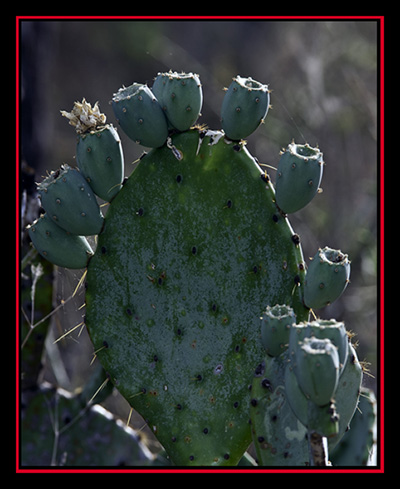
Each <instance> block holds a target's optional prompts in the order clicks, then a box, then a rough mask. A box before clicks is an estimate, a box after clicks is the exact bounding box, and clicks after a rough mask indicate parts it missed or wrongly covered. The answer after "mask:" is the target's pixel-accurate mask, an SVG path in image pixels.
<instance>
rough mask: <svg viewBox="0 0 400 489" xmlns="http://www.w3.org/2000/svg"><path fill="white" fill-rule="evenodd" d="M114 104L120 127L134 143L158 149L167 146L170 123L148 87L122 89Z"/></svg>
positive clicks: (133, 85)
mask: <svg viewBox="0 0 400 489" xmlns="http://www.w3.org/2000/svg"><path fill="white" fill-rule="evenodd" d="M111 104H112V108H113V110H114V114H115V116H116V118H117V120H118V123H119V125H120V127H121V128H122V130H123V131H124V132H125V133H126V135H127V136H129V137H130V138H131V139H132V140H133V141H135V143H138V144H141V145H142V146H147V147H149V148H159V147H161V146H163V144H164V143H165V142H166V140H167V137H168V123H167V119H166V117H165V114H164V111H163V110H162V108H161V106H160V104H159V103H158V100H157V98H156V97H155V95H154V94H153V92H152V91H151V90H150V88H149V87H148V86H147V85H145V84H142V83H133V84H132V85H130V86H129V87H122V88H120V89H119V90H118V92H117V93H115V94H114V96H113V98H112V101H111Z"/></svg>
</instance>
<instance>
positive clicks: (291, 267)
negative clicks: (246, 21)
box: [29, 72, 362, 466]
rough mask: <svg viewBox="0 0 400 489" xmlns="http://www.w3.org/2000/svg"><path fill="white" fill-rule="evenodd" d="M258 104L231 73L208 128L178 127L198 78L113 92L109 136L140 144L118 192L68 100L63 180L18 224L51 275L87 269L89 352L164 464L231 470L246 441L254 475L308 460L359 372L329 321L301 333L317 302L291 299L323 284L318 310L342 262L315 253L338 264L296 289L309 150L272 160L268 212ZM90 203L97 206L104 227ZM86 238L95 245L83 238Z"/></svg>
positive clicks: (105, 130) (257, 90)
mask: <svg viewBox="0 0 400 489" xmlns="http://www.w3.org/2000/svg"><path fill="white" fill-rule="evenodd" d="M269 95H270V92H269V90H268V87H267V85H263V84H261V83H259V82H257V81H255V80H253V79H251V78H247V79H245V78H242V77H240V76H238V77H236V78H235V79H234V81H233V82H232V84H231V86H230V87H229V89H227V93H226V95H225V98H224V101H223V104H222V109H221V121H222V128H223V129H222V130H208V129H206V128H205V126H204V125H202V126H193V124H194V123H195V122H196V120H197V118H198V116H199V114H200V110H201V107H202V102H203V95H202V89H201V83H200V80H199V77H198V75H194V74H192V73H189V74H185V73H173V72H168V73H159V74H158V76H157V77H156V79H155V82H154V86H153V89H150V88H149V87H148V86H147V85H143V84H140V83H133V84H132V85H131V86H130V87H127V88H125V87H123V88H122V89H120V90H119V91H118V92H116V94H115V95H114V98H113V100H112V107H113V110H114V113H115V116H116V118H117V120H118V122H119V124H120V127H121V128H122V129H123V130H124V132H126V134H127V135H128V136H129V137H131V138H132V139H133V140H134V141H135V142H137V143H138V144H142V145H144V146H146V147H149V148H151V149H150V151H149V152H148V153H144V154H143V156H142V157H141V159H140V162H139V163H138V165H137V166H136V168H135V169H134V171H133V172H132V174H131V175H130V176H129V178H128V179H127V180H126V182H125V183H124V184H122V176H121V171H120V169H121V165H122V163H123V156H122V149H121V147H120V141H119V138H118V135H117V132H116V130H115V129H114V128H113V127H112V126H109V125H106V124H105V116H104V114H101V113H100V111H99V108H98V105H97V104H95V106H94V107H93V108H92V107H91V106H90V104H88V103H87V102H86V101H85V100H83V102H82V103H81V104H80V103H76V104H75V106H74V109H73V111H72V112H71V113H68V112H62V114H63V115H64V116H66V117H67V118H68V119H69V120H70V123H71V124H72V125H73V126H75V128H76V130H77V133H78V143H77V160H78V169H74V170H73V171H72V170H70V169H65V168H64V169H61V171H58V172H56V173H55V174H50V176H49V177H48V179H46V180H45V181H44V182H43V183H42V184H40V185H39V189H42V190H43V192H42V205H43V207H44V210H45V214H44V216H42V217H40V219H39V220H38V221H37V222H35V223H33V224H32V225H31V226H30V227H29V234H30V237H31V239H32V242H33V244H34V246H35V247H36V248H37V250H38V251H39V253H41V254H42V255H43V256H44V257H46V258H47V259H49V260H50V261H52V263H54V264H56V265H59V266H65V267H70V268H76V267H85V266H87V275H86V316H85V318H86V320H85V322H86V326H87V329H88V331H89V334H90V337H91V340H92V342H93V346H94V350H95V352H96V356H97V358H98V359H99V360H100V362H101V364H102V365H103V367H104V368H105V370H106V372H107V375H108V378H109V379H110V380H111V382H112V383H113V384H114V385H115V386H116V387H117V388H118V390H119V391H120V392H121V394H122V395H123V396H124V397H125V398H126V399H127V401H128V402H129V403H130V405H131V406H132V408H134V409H135V410H137V411H138V412H139V413H140V414H141V415H142V416H143V418H144V419H145V420H146V422H147V423H148V425H149V426H150V427H151V429H152V430H153V432H154V433H155V435H156V436H157V438H158V440H159V441H160V443H161V444H162V445H163V447H164V448H165V450H166V453H167V454H168V456H169V458H170V460H171V461H172V463H173V464H175V465H182V466H185V465H189V466H190V465H193V466H195V465H210V466H211V465H236V464H237V463H238V462H239V460H240V459H241V458H242V456H243V454H244V452H245V451H246V449H247V447H248V446H249V443H250V442H251V441H252V439H253V441H254V443H255V445H256V450H257V454H258V458H259V460H258V462H259V463H260V464H265V465H306V464H308V463H310V460H311V463H313V462H314V463H315V462H316V460H317V458H318V457H319V458H321V459H324V456H323V453H322V452H321V453H320V454H317V455H318V457H317V455H315V456H314V455H311V456H310V453H311V452H312V453H316V452H318V450H319V449H320V448H321V447H322V444H321V443H320V441H321V439H322V438H325V439H326V438H329V440H330V444H331V446H334V445H335V443H337V441H338V440H339V438H340V436H341V435H342V434H343V433H344V431H345V429H346V428H347V426H348V424H349V422H350V420H351V417H352V416H353V413H354V410H355V408H356V406H357V402H358V396H359V388H360V382H361V377H362V374H361V369H360V368H358V366H359V363H358V360H357V357H356V354H355V352H354V349H353V347H352V346H351V345H350V344H348V338H347V335H346V332H345V329H344V326H343V324H342V323H340V324H339V325H337V324H336V322H335V321H334V320H332V321H331V322H326V323H324V324H322V323H316V324H314V322H312V323H308V320H309V312H310V309H309V308H310V307H318V306H319V305H320V302H318V301H317V302H314V301H313V300H310V301H308V300H305V290H304V287H305V284H306V283H307V284H308V285H307V286H308V287H309V289H310V290H311V289H312V288H315V285H314V284H321V283H323V284H324V287H323V288H324V298H323V305H326V303H327V302H331V301H332V300H334V298H335V296H338V294H339V295H340V293H341V292H342V291H343V290H342V289H340V291H339V289H338V287H339V286H336V285H335V283H336V282H335V283H334V285H333V286H332V282H333V279H332V277H331V275H332V274H333V275H334V276H335V277H336V276H340V287H343V280H342V278H343V277H342V275H343V273H342V269H343V270H345V274H346V280H345V284H346V285H347V282H348V278H349V268H348V266H347V262H346V260H345V255H343V254H342V253H341V252H336V251H335V250H330V251H329V258H331V259H332V260H333V261H334V262H335V267H336V268H337V270H336V269H335V268H334V269H333V272H332V269H331V268H329V269H328V268H325V267H322V266H321V269H320V267H317V266H315V267H313V268H315V269H316V270H315V272H314V271H313V275H312V276H313V280H309V281H307V278H308V272H307V266H306V264H305V262H304V258H303V254H302V249H301V246H300V238H299V236H298V235H297V234H295V233H294V231H293V229H292V228H291V226H290V223H289V221H288V219H287V216H286V212H292V211H293V209H295V208H296V210H297V209H298V208H300V207H302V206H304V205H306V204H307V203H308V202H309V201H310V200H311V198H312V197H313V196H314V195H315V194H316V190H317V188H318V186H319V183H320V178H321V176H322V159H321V155H322V153H320V151H319V150H318V149H315V148H311V147H310V146H308V145H306V146H301V147H300V146H295V150H293V151H291V152H290V154H289V155H288V156H285V155H284V156H283V158H286V159H287V158H289V163H291V165H290V168H288V169H285V172H284V171H283V170H282V171H281V172H280V171H279V172H278V175H277V186H278V182H279V181H281V180H282V178H283V180H282V182H284V186H285V188H284V191H283V194H282V195H283V196H284V197H282V198H283V200H280V201H279V202H276V200H277V197H278V195H276V194H275V188H274V185H273V184H272V182H271V179H270V177H269V176H268V175H267V174H266V173H265V172H264V171H263V170H262V169H261V168H260V166H259V164H258V162H257V160H256V159H255V158H254V157H253V156H252V155H251V154H250V152H249V151H248V150H247V148H246V146H245V142H244V141H243V138H244V137H247V136H248V135H249V134H250V133H251V132H252V131H254V130H255V129H256V128H257V127H258V125H259V124H260V123H261V122H263V120H264V118H265V116H266V114H267V111H268V108H269ZM293 144H294V143H293ZM314 160H315V161H314ZM293 164H295V167H296V169H297V173H296V175H297V174H301V175H302V177H303V178H302V181H303V180H304V179H305V181H306V183H307V182H308V184H307V187H306V188H303V189H301V191H300V194H299V195H300V197H299V201H300V202H298V205H297V204H296V205H295V206H292V204H291V205H290V206H289V205H288V206H286V204H285V203H284V202H285V201H289V200H290V202H292V201H293V196H292V195H291V194H290V192H289V190H290V189H289V190H288V188H289V187H290V185H289V187H288V182H290V181H292V180H293V170H294V169H293ZM285 165H286V166H287V164H285ZM310 169H311V170H310ZM67 170H68V178H66V180H68V181H69V180H70V178H69V174H70V173H71V174H72V175H73V176H74V178H76V179H80V182H81V186H80V187H79V185H78V190H77V189H76V184H75V183H74V185H73V192H72V191H71V192H70V194H71V198H70V200H68V190H67V191H64V193H62V194H61V193H59V189H60V188H63V189H64V187H63V185H64V184H65V183H66V182H64V181H63V178H64V177H66V176H67V174H66V172H67ZM278 170H279V169H278ZM310 171H311V173H312V174H311V173H310ZM284 173H285V175H284ZM286 173H288V174H287V175H286ZM281 177H282V178H281ZM60 178H61V181H60ZM310 180H312V185H311V184H310ZM295 181H297V179H295ZM74 182H75V180H74ZM70 185H71V184H70ZM91 185H93V191H92V190H90V191H89V190H86V187H89V188H91ZM293 185H295V184H293ZM71 188H72V187H71ZM82 188H83V189H84V190H85V191H83V190H82ZM293 188H294V191H293V192H294V194H295V195H296V186H294V187H293ZM310 189H311V190H310ZM80 192H82V194H80ZM93 192H94V193H96V194H97V195H98V196H99V197H101V198H103V199H105V200H108V201H109V202H110V205H109V206H108V210H107V213H106V215H105V217H103V215H102V214H101V213H100V211H99V210H98V208H97V207H96V205H97V203H96V201H95V199H94V198H93V195H94V194H93ZM49 196H50V197H51V198H49ZM78 197H79V198H78ZM289 197H290V199H289ZM288 199H289V200H288ZM89 203H90V205H89ZM61 208H63V211H64V212H66V216H67V218H68V219H67V218H65V219H66V220H67V221H68V226H65V227H64V228H62V226H61V225H62V223H63V219H64V214H62V213H60V212H59V211H60V210H61ZM56 211H57V213H56ZM54 216H56V218H54ZM83 218H85V219H83ZM78 223H81V227H79V228H76V227H74V226H75V225H77V224H78ZM82 223H83V227H82ZM85 223H87V225H86V227H85V225H84V224H85ZM89 224H90V225H89ZM72 233H75V234H72ZM92 234H96V235H97V238H96V245H97V247H96V250H95V252H93V251H92V249H91V248H90V247H89V245H88V242H87V241H86V238H85V237H84V236H87V235H92ZM63 238H64V239H65V243H64V242H62V241H63ZM58 246H59V248H58ZM75 250H76V251H75ZM75 257H76V258H75ZM332 257H333V258H332ZM335 257H336V258H335ZM339 257H342V258H343V259H342V258H341V259H340V260H339ZM346 259H347V257H346ZM332 260H331V261H332ZM342 262H343V263H342ZM345 262H346V263H345ZM312 263H313V264H314V261H313V262H312ZM315 264H317V262H316V260H315ZM342 265H346V267H342ZM321 277H322V278H321ZM319 280H320V281H319ZM318 287H319V286H318ZM332 287H333V289H334V291H333V292H332V293H331V294H330V295H329V294H328V292H329V290H331V289H332ZM319 289H321V287H319ZM327 294H328V295H327ZM317 295H318V294H317ZM314 304H315V305H314ZM260 317H261V323H262V327H261V328H260ZM328 323H329V324H328ZM321 372H322V374H323V375H322V376H321V375H320V373H321ZM321 378H322V382H321ZM249 418H251V422H252V423H251V424H250V423H249ZM283 433H284V434H285V436H282V434H283ZM306 435H308V440H309V441H308V442H307V436H306ZM331 439H332V440H333V439H334V441H331ZM310 440H313V444H312V445H311V444H310ZM325 445H326V443H325Z"/></svg>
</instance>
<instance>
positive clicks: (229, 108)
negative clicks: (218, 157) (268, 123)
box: [221, 75, 270, 140]
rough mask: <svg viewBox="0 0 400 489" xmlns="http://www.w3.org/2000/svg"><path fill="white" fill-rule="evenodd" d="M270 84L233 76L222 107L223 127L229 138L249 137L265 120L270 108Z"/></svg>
mask: <svg viewBox="0 0 400 489" xmlns="http://www.w3.org/2000/svg"><path fill="white" fill-rule="evenodd" d="M269 101H270V96H269V90H268V85H263V84H262V83H260V82H258V81H256V80H253V79H252V78H251V77H249V78H243V77H241V76H239V75H238V76H236V77H235V78H233V81H232V83H231V84H230V85H229V88H228V89H226V93H225V96H224V99H223V102H222V107H221V122H222V129H223V130H224V132H225V134H226V136H227V137H228V138H229V139H233V140H240V139H245V138H247V137H248V136H249V135H250V134H251V133H252V132H254V131H255V130H256V129H257V127H258V126H259V125H260V124H261V123H262V122H264V119H265V117H266V116H267V112H268V109H269Z"/></svg>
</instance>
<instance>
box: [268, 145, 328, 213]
mask: <svg viewBox="0 0 400 489" xmlns="http://www.w3.org/2000/svg"><path fill="white" fill-rule="evenodd" d="M323 164H324V162H323V155H322V153H321V151H320V150H319V149H318V148H312V147H311V146H310V145H309V144H303V145H302V144H295V143H294V142H293V143H291V144H289V145H288V147H287V148H286V149H285V150H283V152H282V154H281V158H280V160H279V163H278V168H277V176H276V182H275V197H276V203H277V205H278V207H279V208H280V209H281V211H282V212H284V213H285V214H290V213H293V212H297V211H298V210H300V209H302V208H303V207H305V206H306V205H307V204H308V203H310V202H311V200H312V199H313V198H314V196H315V195H316V193H317V192H318V189H319V186H320V184H321V179H322V173H323Z"/></svg>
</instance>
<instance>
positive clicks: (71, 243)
mask: <svg viewBox="0 0 400 489" xmlns="http://www.w3.org/2000/svg"><path fill="white" fill-rule="evenodd" d="M28 233H29V237H30V238H31V241H32V243H33V245H34V246H35V248H36V249H37V251H38V252H39V253H40V254H41V255H42V256H43V258H45V259H46V260H48V261H49V262H51V263H53V264H54V265H58V266H60V267H65V268H72V269H77V268H85V267H86V266H87V264H88V261H89V258H90V257H91V256H92V255H93V250H92V248H91V246H90V245H89V243H88V241H87V239H86V238H85V237H84V236H76V235H74V234H71V233H68V232H67V231H65V230H64V229H62V228H60V227H59V226H58V225H57V224H55V222H54V221H53V220H52V219H51V218H50V217H49V216H48V215H47V214H44V215H42V216H40V218H39V219H37V220H36V221H35V222H33V223H32V224H31V225H30V226H28Z"/></svg>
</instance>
